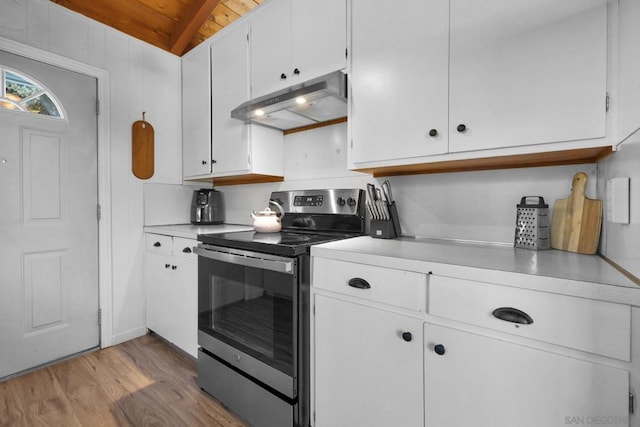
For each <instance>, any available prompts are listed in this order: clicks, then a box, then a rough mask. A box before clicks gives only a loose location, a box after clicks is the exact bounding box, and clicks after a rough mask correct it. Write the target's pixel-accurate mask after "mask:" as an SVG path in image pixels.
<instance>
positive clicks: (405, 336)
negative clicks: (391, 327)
mask: <svg viewBox="0 0 640 427" xmlns="http://www.w3.org/2000/svg"><path fill="white" fill-rule="evenodd" d="M402 339H403V340H405V341H406V342H409V341H411V340H412V339H413V335H411V332H403V333H402Z"/></svg>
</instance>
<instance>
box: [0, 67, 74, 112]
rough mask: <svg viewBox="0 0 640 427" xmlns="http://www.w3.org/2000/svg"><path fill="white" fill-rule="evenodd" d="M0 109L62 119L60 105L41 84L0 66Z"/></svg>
mask: <svg viewBox="0 0 640 427" xmlns="http://www.w3.org/2000/svg"><path fill="white" fill-rule="evenodd" d="M0 77H2V80H1V83H2V86H1V87H0V108H2V109H6V110H16V111H23V112H26V113H32V114H40V115H44V116H50V117H57V118H60V119H63V118H64V114H63V112H62V108H60V103H59V102H58V100H57V99H56V98H55V96H54V95H53V94H52V93H51V92H49V90H47V89H46V88H45V87H44V86H43V85H42V84H40V83H38V82H37V81H36V80H34V79H32V78H29V77H27V76H25V75H23V74H20V73H18V72H16V71H13V70H9V69H7V68H4V67H2V66H1V65H0Z"/></svg>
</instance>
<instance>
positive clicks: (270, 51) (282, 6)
mask: <svg viewBox="0 0 640 427" xmlns="http://www.w3.org/2000/svg"><path fill="white" fill-rule="evenodd" d="M291 77H292V76H291V0H274V1H271V2H269V4H265V5H264V6H262V7H261V10H259V11H256V13H255V14H254V15H253V16H252V17H251V97H252V98H256V97H259V96H261V95H265V94H267V93H269V92H273V91H275V90H278V89H280V88H282V87H286V86H289V85H291V84H292V83H291Z"/></svg>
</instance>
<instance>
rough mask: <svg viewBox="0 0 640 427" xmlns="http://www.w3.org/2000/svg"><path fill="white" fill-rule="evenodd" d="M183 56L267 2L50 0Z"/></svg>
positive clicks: (228, 0)
mask: <svg viewBox="0 0 640 427" xmlns="http://www.w3.org/2000/svg"><path fill="white" fill-rule="evenodd" d="M50 1H51V2H53V3H57V4H59V5H60V6H63V7H65V8H67V9H70V10H73V11H75V12H77V13H80V14H82V15H84V16H86V17H88V18H91V19H93V20H96V21H99V22H102V23H103V24H105V25H108V26H110V27H113V28H115V29H117V30H120V31H122V32H123V33H126V34H128V35H130V36H132V37H135V38H137V39H140V40H143V41H145V42H147V43H149V44H152V45H154V46H157V47H159V48H161V49H164V50H166V51H168V52H171V53H173V54H175V55H178V56H182V55H183V54H184V53H186V52H188V51H189V50H191V49H192V48H194V47H195V46H197V45H198V44H199V43H201V42H202V41H204V40H206V39H208V38H209V37H211V36H212V35H214V34H215V33H216V32H218V31H220V30H221V29H223V28H224V27H225V26H227V25H229V24H230V23H232V22H233V21H235V20H236V19H238V18H239V17H241V16H242V15H244V14H245V13H247V12H249V11H250V10H252V9H253V8H254V7H256V6H258V5H259V4H261V3H262V2H263V1H264V0H89V1H87V0H50Z"/></svg>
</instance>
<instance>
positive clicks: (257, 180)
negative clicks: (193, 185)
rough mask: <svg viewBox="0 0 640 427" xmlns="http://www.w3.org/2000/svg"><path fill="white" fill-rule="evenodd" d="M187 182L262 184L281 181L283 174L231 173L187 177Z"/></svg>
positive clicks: (218, 184)
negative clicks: (197, 177) (216, 176)
mask: <svg viewBox="0 0 640 427" xmlns="http://www.w3.org/2000/svg"><path fill="white" fill-rule="evenodd" d="M187 181H188V182H211V183H213V185H215V186H220V185H239V184H263V183H265V182H282V181H284V177H283V176H275V175H260V174H256V173H253V174H247V175H232V176H224V177H219V178H201V179H189V180H187Z"/></svg>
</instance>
